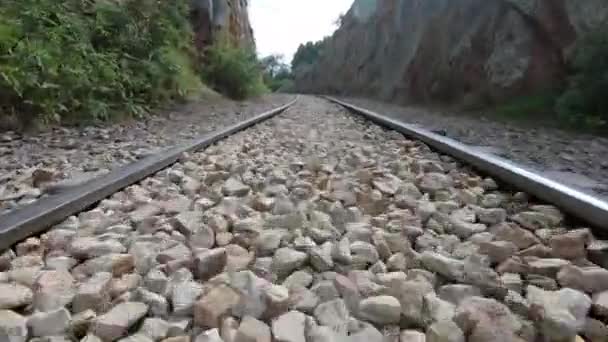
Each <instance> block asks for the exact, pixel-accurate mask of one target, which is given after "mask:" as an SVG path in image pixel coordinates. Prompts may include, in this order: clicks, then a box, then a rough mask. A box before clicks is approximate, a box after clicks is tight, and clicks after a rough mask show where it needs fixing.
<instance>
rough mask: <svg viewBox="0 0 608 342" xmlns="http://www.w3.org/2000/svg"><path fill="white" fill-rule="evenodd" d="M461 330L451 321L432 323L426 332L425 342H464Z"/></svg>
mask: <svg viewBox="0 0 608 342" xmlns="http://www.w3.org/2000/svg"><path fill="white" fill-rule="evenodd" d="M465 341H466V339H465V336H464V333H463V332H462V330H460V328H459V327H458V326H457V325H456V323H454V322H452V321H441V322H436V323H433V324H432V325H431V326H430V327H429V328H428V329H427V330H426V342H465Z"/></svg>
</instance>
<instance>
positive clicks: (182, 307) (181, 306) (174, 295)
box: [171, 281, 203, 316]
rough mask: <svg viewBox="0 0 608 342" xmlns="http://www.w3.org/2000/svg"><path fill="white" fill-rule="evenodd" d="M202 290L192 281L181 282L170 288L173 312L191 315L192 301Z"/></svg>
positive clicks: (179, 314) (180, 314)
mask: <svg viewBox="0 0 608 342" xmlns="http://www.w3.org/2000/svg"><path fill="white" fill-rule="evenodd" d="M202 292H203V288H202V286H201V285H199V284H198V283H196V282H193V281H186V282H181V283H178V284H176V285H174V286H173V289H172V290H171V305H172V307H173V313H174V314H175V315H178V316H189V315H191V314H192V307H193V306H194V302H195V301H196V300H197V299H198V297H199V296H200V295H201V293H202Z"/></svg>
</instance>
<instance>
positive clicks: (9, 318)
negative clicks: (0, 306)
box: [0, 310, 28, 342]
mask: <svg viewBox="0 0 608 342" xmlns="http://www.w3.org/2000/svg"><path fill="white" fill-rule="evenodd" d="M26 323H27V320H26V319H25V318H24V317H23V316H21V315H19V314H17V313H15V312H13V311H10V310H0V340H2V341H7V342H25V341H26V340H27V335H28V331H27V326H26Z"/></svg>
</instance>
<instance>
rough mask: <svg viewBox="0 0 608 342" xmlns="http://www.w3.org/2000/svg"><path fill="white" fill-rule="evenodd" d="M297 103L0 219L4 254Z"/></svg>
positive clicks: (117, 170)
mask: <svg viewBox="0 0 608 342" xmlns="http://www.w3.org/2000/svg"><path fill="white" fill-rule="evenodd" d="M297 100H298V98H297V97H296V98H295V99H294V100H293V101H291V102H289V103H288V104H285V105H283V106H281V107H278V108H275V109H272V110H270V111H267V112H265V113H262V114H259V115H257V116H255V117H253V118H250V119H248V120H245V121H243V122H240V123H237V124H234V125H231V126H229V127H226V128H223V129H220V130H217V131H214V132H211V133H208V134H205V135H203V136H201V137H199V138H197V139H194V140H191V141H189V142H186V143H182V144H179V145H177V146H175V147H172V148H169V149H166V150H164V151H162V152H160V153H158V154H155V155H152V156H150V157H147V158H145V159H142V160H140V161H137V162H135V163H133V164H130V165H126V166H123V167H120V168H118V169H115V170H113V171H111V172H110V173H108V174H106V175H104V176H101V177H98V178H94V179H92V180H91V181H88V182H86V183H84V184H81V185H78V186H75V187H74V188H70V189H68V190H66V191H65V192H62V193H58V194H56V195H52V196H49V197H44V198H41V199H39V200H38V201H36V202H34V203H32V204H30V205H27V206H24V207H22V208H19V209H16V210H14V211H12V212H9V213H8V214H5V215H2V216H0V251H2V250H4V249H6V248H10V247H11V246H12V245H13V244H15V243H17V242H19V241H21V240H23V239H25V238H28V237H30V236H32V235H35V234H38V233H41V232H43V231H45V230H47V229H48V228H50V227H51V226H52V225H54V224H57V223H59V222H61V221H63V220H64V219H66V218H67V217H69V216H71V215H74V214H77V213H79V212H81V211H83V210H85V209H87V208H89V207H90V206H92V205H93V204H95V203H97V202H99V201H101V200H103V199H105V198H107V197H109V196H110V195H112V194H113V193H115V192H117V191H119V190H121V189H123V188H125V187H127V186H129V185H132V184H135V183H137V182H139V181H140V180H142V179H144V178H146V177H148V176H150V175H152V174H154V173H156V172H158V171H160V170H162V169H165V168H167V167H168V166H170V165H172V164H174V163H175V162H177V161H178V160H179V158H180V157H181V156H182V154H183V153H185V152H191V151H194V150H198V149H201V148H204V147H207V146H209V145H212V144H214V143H216V142H217V141H219V140H221V139H224V138H226V137H228V136H230V135H232V134H234V133H237V132H239V131H242V130H244V129H246V128H248V127H251V126H253V125H255V124H257V123H260V122H262V121H264V120H267V119H270V118H272V117H274V116H275V115H277V114H279V113H282V112H284V111H285V110H287V109H288V108H289V107H291V106H292V105H293V104H294V103H296V101H297Z"/></svg>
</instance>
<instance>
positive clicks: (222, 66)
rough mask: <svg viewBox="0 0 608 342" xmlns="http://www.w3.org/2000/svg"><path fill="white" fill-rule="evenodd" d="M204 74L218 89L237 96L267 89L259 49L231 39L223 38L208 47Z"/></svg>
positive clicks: (253, 94) (241, 96) (235, 97)
mask: <svg viewBox="0 0 608 342" xmlns="http://www.w3.org/2000/svg"><path fill="white" fill-rule="evenodd" d="M203 78H204V79H205V80H206V81H207V82H208V83H209V84H210V85H211V86H212V87H213V88H214V89H215V90H217V91H219V92H220V93H223V94H226V95H227V96H229V97H231V98H233V99H237V100H242V99H245V98H247V97H250V96H256V95H260V94H261V93H263V92H265V91H266V90H267V89H266V87H265V86H264V83H263V80H262V75H261V70H260V65H259V63H258V60H257V58H256V56H255V53H254V52H253V51H249V50H247V49H243V48H239V47H236V46H234V45H233V44H232V43H231V42H230V41H229V40H227V39H219V40H218V41H217V42H216V43H214V44H213V45H212V46H211V47H210V48H209V49H208V50H207V51H206V57H205V67H204V69H203Z"/></svg>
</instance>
